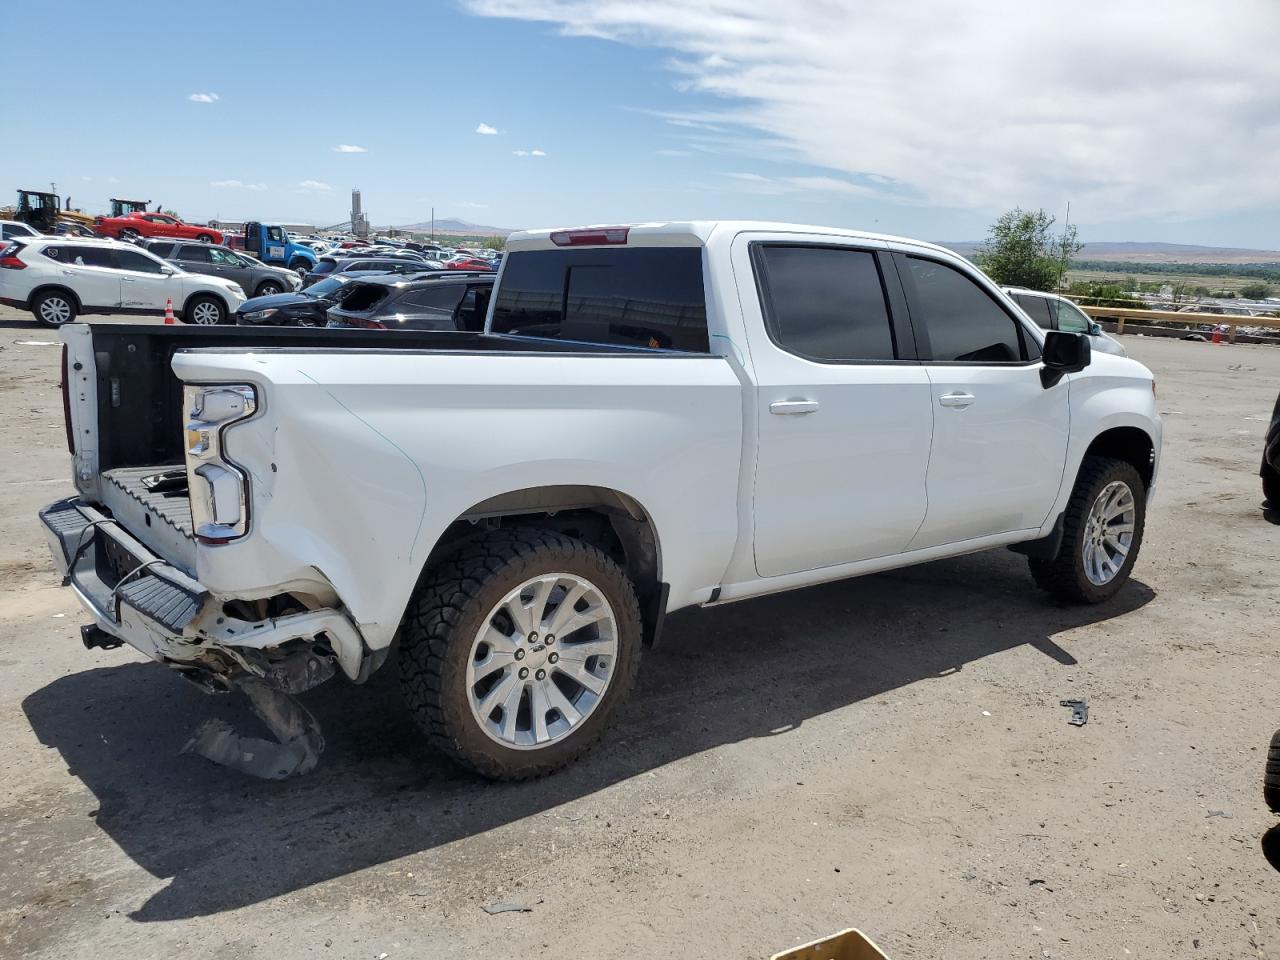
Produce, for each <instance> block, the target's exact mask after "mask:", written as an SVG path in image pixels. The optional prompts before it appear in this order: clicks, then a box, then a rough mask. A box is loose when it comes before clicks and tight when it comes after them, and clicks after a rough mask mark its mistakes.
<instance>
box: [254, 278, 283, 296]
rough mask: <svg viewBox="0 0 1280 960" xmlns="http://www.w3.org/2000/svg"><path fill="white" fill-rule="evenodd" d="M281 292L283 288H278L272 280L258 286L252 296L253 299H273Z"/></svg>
mask: <svg viewBox="0 0 1280 960" xmlns="http://www.w3.org/2000/svg"><path fill="white" fill-rule="evenodd" d="M282 290H284V288H283V287H282V286H280V284H278V283H276V282H275V281H274V280H267V281H265V282H263V283H261V284H259V285H258V289H257V290H255V291H254V294H253V295H254V296H255V297H274V296H275V295H276V294H277V293H280V292H281V291H282Z"/></svg>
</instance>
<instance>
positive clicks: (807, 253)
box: [756, 244, 895, 360]
mask: <svg viewBox="0 0 1280 960" xmlns="http://www.w3.org/2000/svg"><path fill="white" fill-rule="evenodd" d="M756 249H757V251H758V252H757V255H756V256H757V261H756V267H757V270H758V271H759V274H760V277H759V279H760V290H761V295H762V299H763V304H762V305H763V307H764V313H765V323H766V325H767V326H768V329H769V334H770V336H771V337H772V338H773V340H774V342H775V343H777V344H778V345H779V346H780V347H782V348H783V349H784V350H788V351H790V352H791V353H795V354H798V355H800V356H802V357H807V358H808V359H810V360H893V359H895V352H894V344H893V331H892V328H891V326H890V323H889V308H888V307H887V306H886V304H885V296H884V286H883V284H882V283H881V281H880V270H879V268H878V267H877V266H876V258H875V254H873V253H870V252H869V251H866V250H848V249H841V248H838V247H803V246H791V245H771V244H761V245H760V246H758V247H757V248H756Z"/></svg>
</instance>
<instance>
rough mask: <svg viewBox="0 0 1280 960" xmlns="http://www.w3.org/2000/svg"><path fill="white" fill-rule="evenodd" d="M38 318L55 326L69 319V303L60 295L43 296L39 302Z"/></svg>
mask: <svg viewBox="0 0 1280 960" xmlns="http://www.w3.org/2000/svg"><path fill="white" fill-rule="evenodd" d="M40 319H41V320H43V321H44V322H45V323H48V324H51V325H53V326H55V327H59V326H62V324H64V323H67V322H68V321H69V320H70V319H71V304H69V303H67V301H66V300H64V299H62V297H45V299H44V300H42V301H41V302H40Z"/></svg>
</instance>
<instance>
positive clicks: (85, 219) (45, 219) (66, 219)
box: [0, 190, 93, 233]
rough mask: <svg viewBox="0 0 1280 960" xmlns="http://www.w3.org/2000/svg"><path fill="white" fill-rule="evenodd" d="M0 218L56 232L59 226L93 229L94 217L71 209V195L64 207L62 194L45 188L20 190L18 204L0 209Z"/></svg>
mask: <svg viewBox="0 0 1280 960" xmlns="http://www.w3.org/2000/svg"><path fill="white" fill-rule="evenodd" d="M0 220H17V221H18V222H20V223H25V224H27V225H29V226H31V227H33V228H34V229H36V230H39V231H40V232H41V233H56V232H58V228H59V227H63V228H68V227H70V228H77V227H78V228H83V229H84V230H86V231H92V230H93V217H91V216H90V215H89V214H87V213H84V212H83V211H80V210H73V209H71V198H70V197H68V198H67V203H66V207H65V208H64V207H63V205H62V198H61V197H60V196H58V195H57V194H56V193H50V192H48V191H45V190H19V191H18V203H17V205H16V206H12V207H4V208H2V209H0Z"/></svg>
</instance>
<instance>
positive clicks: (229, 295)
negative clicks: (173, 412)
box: [0, 237, 244, 327]
mask: <svg viewBox="0 0 1280 960" xmlns="http://www.w3.org/2000/svg"><path fill="white" fill-rule="evenodd" d="M170 300H172V301H173V306H174V312H175V314H176V315H177V316H179V317H181V318H182V319H183V320H185V321H186V322H187V323H196V324H202V325H213V324H218V323H225V322H226V320H227V318H228V317H229V316H230V315H231V313H232V312H233V311H234V310H236V309H237V308H238V307H239V306H240V304H241V303H243V302H244V291H243V290H241V289H240V287H239V286H238V285H237V284H236V283H234V282H232V281H231V280H224V279H222V278H220V277H204V276H200V275H198V274H194V273H187V272H186V271H185V270H180V269H178V268H177V267H175V266H172V265H171V264H168V263H165V262H164V261H163V260H161V259H159V258H158V257H155V256H153V255H151V254H149V253H147V252H146V251H145V250H140V249H138V248H137V247H135V246H133V245H132V244H128V243H120V242H118V241H115V240H100V239H96V238H95V239H81V238H78V237H40V238H38V239H18V240H11V241H9V242H8V243H7V244H4V245H3V246H2V247H0V303H3V304H4V305H5V306H9V307H16V308H17V309H19V310H30V311H31V312H32V314H34V315H35V318H36V320H38V321H39V322H40V323H42V324H44V325H45V326H46V327H60V326H62V325H63V324H67V323H70V322H71V321H73V320H75V318H76V317H77V316H79V315H81V314H88V313H133V314H141V315H146V314H151V315H155V316H159V315H162V314H163V313H164V311H165V306H166V305H167V303H168V302H169V301H170Z"/></svg>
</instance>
